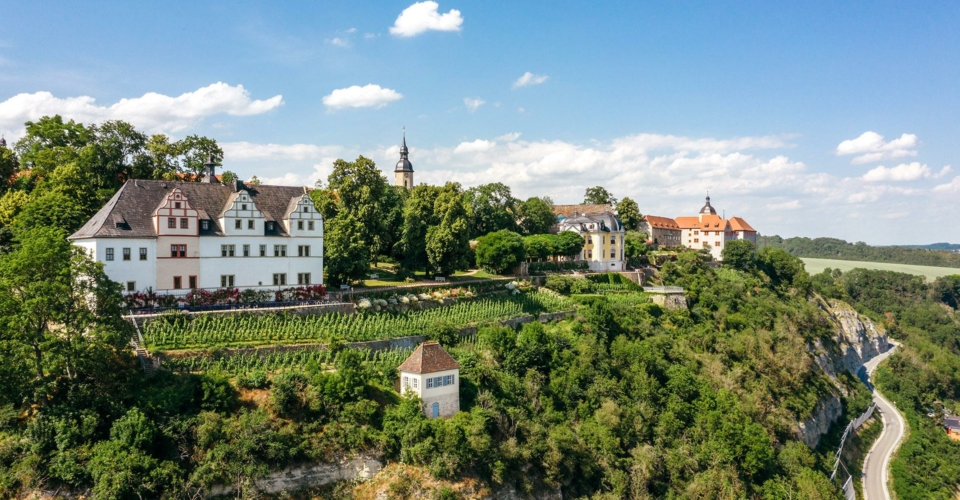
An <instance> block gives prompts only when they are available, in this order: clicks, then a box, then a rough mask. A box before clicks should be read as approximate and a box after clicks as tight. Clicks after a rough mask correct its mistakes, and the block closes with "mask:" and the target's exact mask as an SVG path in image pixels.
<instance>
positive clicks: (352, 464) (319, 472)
mask: <svg viewBox="0 0 960 500" xmlns="http://www.w3.org/2000/svg"><path fill="white" fill-rule="evenodd" d="M382 468H383V464H382V463H381V462H380V461H379V460H377V459H376V458H373V457H370V456H361V457H357V458H354V459H352V460H347V459H343V460H340V461H338V462H336V463H332V464H309V465H301V466H297V467H291V468H289V469H284V470H282V471H277V472H272V473H270V474H267V476H266V477H264V478H262V479H258V480H256V481H254V483H253V484H254V487H256V489H257V491H259V492H261V493H267V494H271V495H272V494H277V493H282V492H287V491H297V490H305V489H309V488H316V487H318V486H323V485H325V484H330V483H335V482H337V481H347V480H361V481H363V480H367V479H370V478H371V477H373V476H374V475H376V474H377V473H378V472H380V469H382ZM235 492H236V486H235V485H229V486H215V487H213V488H210V491H208V492H207V493H208V496H211V497H217V496H224V495H232V494H234V493H235Z"/></svg>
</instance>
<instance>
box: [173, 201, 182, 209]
mask: <svg viewBox="0 0 960 500" xmlns="http://www.w3.org/2000/svg"><path fill="white" fill-rule="evenodd" d="M180 206H181V204H180V202H179V201H178V202H176V203H174V204H173V208H180Z"/></svg>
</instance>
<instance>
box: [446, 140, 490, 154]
mask: <svg viewBox="0 0 960 500" xmlns="http://www.w3.org/2000/svg"><path fill="white" fill-rule="evenodd" d="M496 145H497V143H496V142H492V141H485V140H483V139H477V140H475V141H473V142H461V143H460V144H457V147H455V148H453V154H458V153H477V152H480V151H489V150H491V149H493V148H494V146H496Z"/></svg>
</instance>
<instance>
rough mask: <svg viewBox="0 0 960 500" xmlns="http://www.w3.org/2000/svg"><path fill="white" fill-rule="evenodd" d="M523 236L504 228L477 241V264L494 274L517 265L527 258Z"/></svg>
mask: <svg viewBox="0 0 960 500" xmlns="http://www.w3.org/2000/svg"><path fill="white" fill-rule="evenodd" d="M525 255H526V250H525V249H524V245H523V237H521V236H520V235H519V234H517V233H514V232H512V231H507V230H506V229H502V230H500V231H496V232H493V233H490V234H487V235H486V236H481V237H480V238H479V240H478V241H477V265H478V266H480V267H482V268H484V269H487V270H489V271H491V272H493V273H494V274H502V273H504V272H506V271H510V270H512V269H513V268H515V267H517V266H518V265H519V264H520V263H521V262H523V259H524V258H525Z"/></svg>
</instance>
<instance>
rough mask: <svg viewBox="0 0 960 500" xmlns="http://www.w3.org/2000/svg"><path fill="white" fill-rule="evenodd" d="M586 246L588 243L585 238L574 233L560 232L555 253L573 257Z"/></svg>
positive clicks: (555, 245)
mask: <svg viewBox="0 0 960 500" xmlns="http://www.w3.org/2000/svg"><path fill="white" fill-rule="evenodd" d="M584 244H586V241H585V240H584V239H583V236H580V235H579V234H577V233H575V232H573V231H560V234H558V235H557V239H556V243H555V244H554V251H555V252H556V254H557V255H561V256H564V257H573V256H574V255H577V254H579V253H580V252H581V251H582V250H583V245H584Z"/></svg>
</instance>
